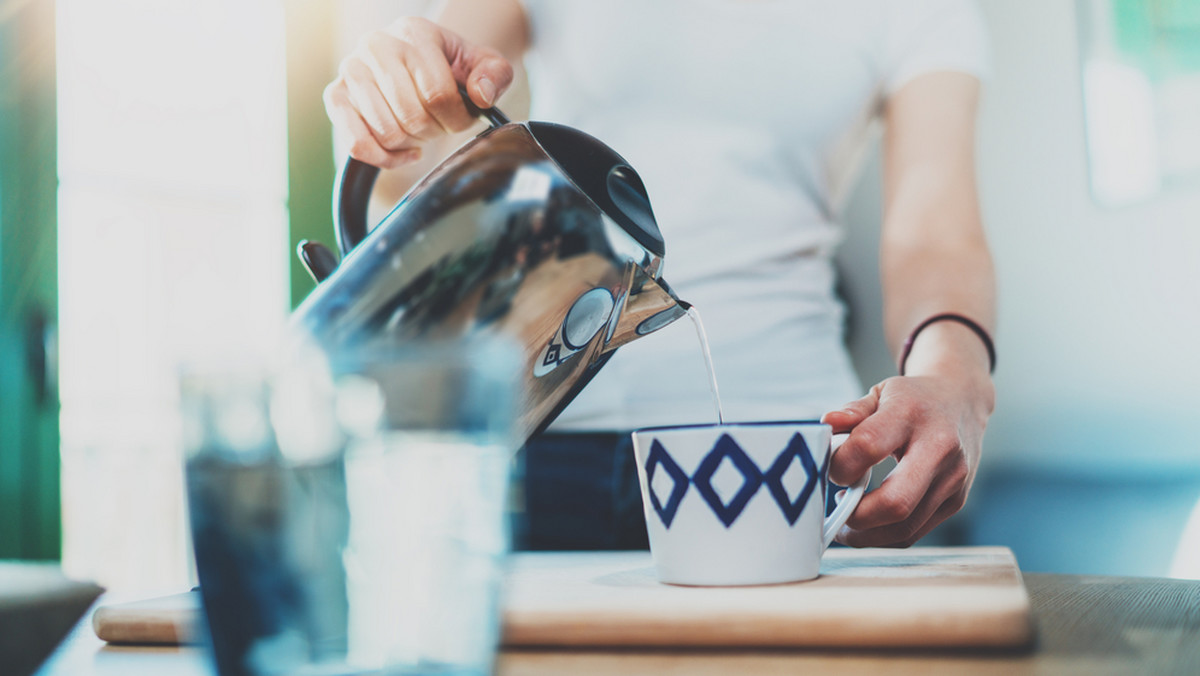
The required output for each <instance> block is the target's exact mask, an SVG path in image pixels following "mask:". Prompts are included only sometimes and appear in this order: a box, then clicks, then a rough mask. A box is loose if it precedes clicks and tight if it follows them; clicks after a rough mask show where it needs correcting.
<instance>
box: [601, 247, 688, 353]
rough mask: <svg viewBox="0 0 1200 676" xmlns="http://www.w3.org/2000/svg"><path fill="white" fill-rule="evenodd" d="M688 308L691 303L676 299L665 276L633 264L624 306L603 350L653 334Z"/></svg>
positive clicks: (683, 313)
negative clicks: (655, 274) (655, 275)
mask: <svg viewBox="0 0 1200 676" xmlns="http://www.w3.org/2000/svg"><path fill="white" fill-rule="evenodd" d="M691 307H692V305H691V303H688V302H687V301H685V300H680V298H679V296H678V295H677V294H676V293H675V290H674V289H672V288H671V286H670V285H669V284H667V282H666V280H665V279H655V278H654V277H651V276H650V275H648V274H646V273H645V271H643V270H642V269H641V268H638V267H636V266H635V269H634V273H633V283H632V284H631V285H630V288H629V296H628V298H627V299H626V301H625V307H624V308H623V310H622V311H621V313H620V315H619V316H618V317H617V320H616V327H615V329H614V330H613V332H612V337H611V338H609V340H608V341H607V343H605V346H604V351H605V352H607V351H609V350H615V349H616V348H618V347H620V346H622V345H624V344H626V343H628V342H631V341H633V340H634V339H636V338H640V337H642V336H644V335H646V334H649V333H654V332H655V331H657V330H659V329H661V328H663V327H664V326H666V325H667V324H670V323H671V322H673V321H675V320H676V319H679V318H680V317H682V316H684V315H685V314H687V311H688V310H690V309H691Z"/></svg>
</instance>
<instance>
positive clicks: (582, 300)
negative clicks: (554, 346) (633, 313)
mask: <svg viewBox="0 0 1200 676" xmlns="http://www.w3.org/2000/svg"><path fill="white" fill-rule="evenodd" d="M615 305H616V301H614V299H613V295H612V292H610V291H609V290H608V289H605V288H601V287H597V288H595V289H592V290H590V291H586V292H584V294H583V295H582V296H580V297H579V298H577V299H576V300H575V304H574V305H572V306H571V309H570V310H567V317H566V319H564V320H563V326H562V339H563V344H564V345H565V346H566V347H567V348H568V349H570V350H579V349H581V348H582V347H583V346H584V345H587V343H588V341H589V340H591V339H592V336H595V335H596V333H597V332H598V331H600V329H601V328H603V327H604V325H605V324H607V323H608V319H609V317H611V316H612V311H613V307H614V306H615Z"/></svg>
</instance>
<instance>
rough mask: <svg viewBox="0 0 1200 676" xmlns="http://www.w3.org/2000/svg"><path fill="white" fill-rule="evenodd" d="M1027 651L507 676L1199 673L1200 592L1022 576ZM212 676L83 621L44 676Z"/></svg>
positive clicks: (1155, 582)
mask: <svg viewBox="0 0 1200 676" xmlns="http://www.w3.org/2000/svg"><path fill="white" fill-rule="evenodd" d="M1024 579H1025V585H1026V588H1027V589H1028V591H1029V596H1030V602H1031V604H1032V608H1033V615H1034V621H1035V624H1036V631H1037V639H1036V642H1035V645H1034V646H1033V647H1032V648H1031V649H1029V650H1023V651H1019V652H1003V651H994V652H985V651H959V652H953V651H946V650H920V651H896V650H886V651H849V650H839V651H831V650H784V649H778V650H703V649H641V650H631V649H626V650H596V649H588V650H571V649H555V650H526V649H523V650H506V651H504V652H503V653H501V657H500V663H499V673H500V674H502V675H503V676H542V675H545V676H550V675H554V676H561V675H563V674H572V675H579V676H589V675H593V674H594V675H597V676H599V675H602V674H619V675H620V676H633V675H635V674H655V675H661V674H688V675H689V676H693V675H694V676H703V675H706V674H713V675H716V674H731V673H746V674H796V673H834V672H836V673H838V674H839V675H845V674H858V673H862V674H871V675H872V676H875V675H876V674H879V673H881V672H884V671H885V670H886V673H889V674H962V673H977V674H1005V675H1008V674H1054V675H1059V674H1063V675H1070V674H1087V675H1089V676H1091V675H1097V674H1197V673H1200V581H1187V580H1169V579H1159V578H1127V577H1098V576H1072V575H1051V574H1038V573H1026V574H1024ZM200 674H204V675H209V674H210V672H209V670H208V667H207V664H206V662H205V660H204V658H203V656H202V653H201V651H200V650H199V649H198V648H194V647H183V648H174V647H172V648H162V647H158V648H155V647H137V646H109V645H106V644H105V643H103V642H102V641H100V639H98V638H96V636H95V634H94V633H92V629H91V618H90V614H89V615H88V616H85V617H84V619H83V620H82V621H81V622H80V623H79V625H78V626H77V627H76V629H75V630H74V631H73V632H72V634H71V635H70V637H68V639H67V640H66V641H65V642H64V643H63V645H62V646H60V648H59V649H58V651H57V652H56V653H55V654H54V655H53V656H52V657H51V658H50V660H48V661H47V663H46V664H45V665H43V667H42V669H41V670H40V671H39V672H38V676H142V675H145V676H151V675H153V676H198V675H200Z"/></svg>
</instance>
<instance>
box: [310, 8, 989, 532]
mask: <svg viewBox="0 0 1200 676" xmlns="http://www.w3.org/2000/svg"><path fill="white" fill-rule="evenodd" d="M984 41H985V35H984V31H983V27H982V22H981V19H980V17H979V15H978V12H977V10H976V9H975V8H974V7H973V5H971V4H970V3H969V2H967V0H926V1H922V2H905V3H896V2H889V0H854V1H847V2H839V3H826V2H815V1H812V2H809V1H796V2H781V1H778V0H743V1H740V2H739V1H736V0H686V1H685V0H670V1H667V0H664V1H663V2H652V3H648V2H642V1H641V0H614V1H610V2H605V3H596V2H584V1H574V0H544V1H540V0H539V1H535V0H526V1H525V2H518V0H452V1H451V2H449V3H447V4H446V6H445V8H444V10H443V11H442V13H441V14H440V15H439V16H438V17H437V18H436V20H435V21H427V20H424V19H420V18H402V19H400V20H398V21H396V22H395V23H394V24H392V25H390V26H388V27H387V28H385V29H383V30H380V31H376V32H374V33H371V34H369V35H368V36H366V37H365V38H364V39H363V41H362V43H361V44H360V46H359V47H358V49H357V50H356V51H355V52H354V53H353V54H351V55H350V56H349V57H347V58H346V59H345V60H344V61H343V63H342V64H341V68H340V70H339V76H338V78H337V79H336V80H335V81H334V82H333V83H331V84H330V85H329V87H328V88H327V90H326V93H325V102H326V107H327V110H328V112H329V115H330V118H331V120H332V121H333V123H334V126H335V128H336V130H337V131H338V132H339V134H340V136H341V137H342V139H343V140H344V141H345V142H346V143H347V144H348V145H349V149H350V153H351V154H352V155H353V156H354V157H356V158H358V159H360V160H363V161H365V162H369V163H371V164H375V165H377V166H380V167H383V168H385V169H388V170H389V171H387V172H385V176H386V178H385V179H383V180H384V181H385V183H384V185H382V186H381V187H380V189H379V190H378V194H380V195H381V196H382V197H383V199H385V200H391V201H394V198H396V197H398V196H399V195H400V194H401V193H402V192H403V190H404V189H405V188H406V187H407V185H409V184H410V183H411V182H412V181H413V180H415V178H417V177H419V176H420V175H421V174H423V173H424V171H425V170H427V169H428V167H429V166H430V163H432V162H436V161H437V160H439V159H440V158H441V157H443V156H445V155H446V154H447V153H448V152H449V150H450V149H452V148H453V147H454V146H455V145H457V144H458V143H461V142H462V141H463V140H464V138H466V136H465V135H464V134H469V133H472V132H473V130H474V128H473V127H472V124H473V122H474V121H473V120H472V119H471V118H470V117H469V116H468V114H467V112H466V109H465V107H464V106H463V104H462V102H461V100H460V97H459V94H458V92H457V84H458V83H463V84H465V85H466V90H467V92H468V94H469V96H470V97H471V99H472V100H473V101H474V102H475V103H476V104H477V105H479V106H482V107H487V106H490V105H492V104H493V103H496V102H497V101H498V100H500V103H501V104H502V107H505V108H509V109H510V112H513V113H519V112H523V111H521V110H518V109H515V108H513V106H514V105H517V106H518V108H519V102H518V101H514V100H509V99H500V98H499V97H501V96H502V95H503V94H504V93H505V92H506V91H507V90H509V88H510V86H511V85H512V83H513V82H514V78H515V77H516V75H517V74H519V71H518V70H517V67H518V66H520V65H522V64H527V65H528V67H529V68H528V70H529V90H530V92H531V93H532V104H533V108H532V115H531V117H533V118H534V119H544V120H550V121H554V122H559V123H563V124H567V125H570V126H574V127H577V128H580V129H582V130H583V131H586V132H588V133H590V134H592V135H593V136H596V137H597V138H600V139H602V140H603V141H605V142H606V143H607V144H608V145H610V146H612V147H613V148H614V149H615V150H617V152H619V153H621V154H622V155H624V156H625V157H626V159H628V160H629V161H630V164H631V165H632V166H634V167H636V168H637V169H638V171H639V173H640V174H641V176H642V178H643V181H644V182H645V184H646V186H647V190H648V191H649V194H650V197H651V201H652V203H653V206H654V210H655V213H656V216H657V220H658V222H659V225H660V227H661V229H662V231H663V236H664V239H665V241H666V242H667V247H668V254H667V256H666V258H665V260H666V278H667V279H669V281H670V283H671V285H672V286H673V287H674V289H675V290H676V291H677V292H678V293H679V295H680V297H681V298H684V299H686V300H688V301H689V302H691V303H693V304H694V305H695V306H696V307H698V308H699V309H700V310H701V312H702V313H703V315H704V318H705V324H706V326H707V329H708V332H709V337H710V341H711V343H712V352H713V361H714V365H715V370H716V372H717V376H718V380H719V382H720V389H721V399H722V404H723V407H724V415H725V419H726V420H732V421H743V420H777V419H802V418H812V417H817V416H820V417H821V418H822V419H823V420H824V421H825V422H827V423H829V424H830V425H832V426H833V427H834V430H835V432H848V433H849V437H848V438H847V440H846V442H845V444H844V445H843V446H842V448H841V450H840V451H839V452H838V453H837V454H836V455H835V456H834V460H833V463H832V465H831V468H830V476H831V478H832V479H833V480H834V481H835V482H837V483H840V484H843V485H847V484H849V483H851V482H853V481H854V480H856V479H857V478H859V477H861V476H862V475H863V474H864V473H865V472H866V471H867V469H868V468H869V467H871V466H873V465H875V464H876V463H878V462H880V461H882V460H884V459H885V458H887V457H888V456H894V457H896V458H897V459H898V461H899V462H898V463H897V465H896V467H895V469H894V470H893V471H892V472H891V473H890V475H889V476H888V477H887V479H886V480H885V481H884V482H883V484H882V485H881V486H880V487H879V488H877V489H876V490H875V491H872V492H871V493H870V494H869V495H867V496H866V497H865V498H864V499H863V500H862V502H861V504H860V506H859V507H858V509H857V510H856V512H855V515H854V516H853V517H852V518H851V519H850V521H849V523H848V525H847V527H846V528H845V529H844V530H843V531H842V533H840V534H839V538H838V539H839V540H840V541H841V542H843V543H845V544H848V545H852V546H907V545H909V544H911V543H913V542H915V541H917V540H918V539H920V538H921V537H922V536H924V535H925V534H926V533H928V532H929V531H930V530H931V529H932V528H933V527H934V526H936V525H937V524H939V523H941V522H942V521H944V520H945V519H946V518H947V517H949V516H951V515H952V514H954V513H955V512H957V511H958V510H959V509H960V508H961V507H962V505H963V504H964V502H965V500H966V497H967V493H968V491H969V490H970V487H971V483H972V481H973V479H974V477H975V472H976V468H977V466H978V463H979V459H980V453H981V446H982V438H983V434H984V429H985V427H986V424H987V420H988V417H989V416H990V414H991V412H992V408H993V405H994V389H993V386H992V381H991V378H990V370H991V367H992V366H993V365H994V353H993V351H992V346H991V341H990V338H988V336H989V335H990V333H991V330H992V325H993V322H994V279H993V272H992V262H991V256H990V253H989V251H988V248H987V243H986V239H985V236H984V232H983V227H982V224H981V221H980V216H979V208H978V204H977V197H976V188H975V182H974V155H973V146H974V126H975V115H976V106H977V102H978V98H979V89H980V76H981V73H982V71H983V69H984V54H985V49H984ZM876 120H878V121H880V122H882V126H883V130H884V136H883V149H884V200H883V202H884V219H883V228H882V239H881V243H880V251H881V279H882V283H883V297H884V326H885V331H886V335H887V340H888V343H889V346H890V348H891V350H892V352H893V355H894V356H895V357H896V358H897V361H898V364H899V366H900V372H901V373H902V375H901V376H897V377H894V378H888V379H886V380H884V381H883V382H881V383H879V384H877V385H875V386H874V387H872V388H871V389H870V391H869V392H868V393H867V394H866V396H862V397H858V396H857V395H858V394H859V390H858V384H857V380H856V378H855V377H854V374H853V370H852V367H851V365H850V361H849V358H848V356H847V354H846V350H845V347H844V342H843V336H842V314H843V311H842V306H841V304H840V303H839V302H838V301H837V299H836V296H835V294H834V291H833V289H834V269H833V264H832V254H833V251H834V250H835V248H836V245H837V243H838V241H839V239H840V230H839V227H838V225H837V224H836V222H835V214H836V211H837V208H838V206H839V204H840V200H841V198H842V196H843V194H844V192H845V191H846V189H847V188H848V187H849V186H850V185H851V179H852V177H853V175H854V170H855V169H856V165H857V160H858V159H859V155H860V152H861V150H862V149H863V148H864V147H865V145H866V144H867V142H868V138H869V130H870V128H871V126H872V124H873V122H874V121H876ZM685 324H686V323H685V322H676V324H675V325H672V326H671V327H668V328H667V329H664V330H663V332H662V333H663V334H664V335H662V336H659V335H658V334H656V336H655V337H652V338H647V339H644V340H639V341H635V342H634V343H632V344H630V345H628V346H626V347H624V348H622V349H621V351H620V352H619V353H618V354H617V356H616V357H615V358H614V359H613V360H612V361H610V363H609V364H608V365H607V366H606V367H605V368H604V370H602V371H601V373H600V374H599V375H598V376H597V377H596V379H595V380H594V381H593V382H592V383H591V384H589V385H588V387H587V388H586V389H585V390H584V391H583V393H582V394H581V395H580V396H579V397H578V398H577V400H576V401H575V402H574V403H572V405H571V406H570V407H568V408H567V410H566V411H564V413H563V414H562V415H561V416H560V417H559V419H558V420H557V421H556V422H555V424H554V425H553V426H552V427H551V429H550V432H551V434H548V435H545V436H544V437H543V438H540V439H535V440H533V441H531V443H530V445H529V446H528V447H527V449H526V468H527V469H526V472H527V476H526V489H525V490H526V505H527V508H528V510H529V514H528V522H527V523H528V528H529V532H528V533H527V534H525V536H524V537H525V539H524V541H523V542H522V543H521V544H524V545H525V546H529V547H549V548H556V547H561V548H589V547H597V548H618V547H624V546H637V545H640V544H641V543H642V542H644V540H643V538H644V537H645V536H644V532H643V531H642V528H643V527H642V525H641V515H640V507H639V505H638V498H637V488H636V483H635V481H636V480H635V479H634V478H633V477H634V474H633V468H632V466H631V455H632V454H631V453H630V451H629V449H628V431H629V430H631V429H635V428H637V427H643V426H647V425H669V424H683V423H694V422H708V421H711V420H712V418H713V414H712V404H711V400H710V399H709V397H710V394H709V391H708V387H707V384H706V376H705V373H704V367H703V362H702V361H701V360H700V358H699V356H698V353H697V352H696V350H695V349H693V348H691V347H689V346H688V343H689V342H691V344H694V338H692V337H689V335H688V331H689V327H687V326H685ZM847 401H848V402H849V403H844V402H847Z"/></svg>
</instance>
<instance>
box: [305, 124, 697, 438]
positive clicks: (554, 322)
mask: <svg viewBox="0 0 1200 676" xmlns="http://www.w3.org/2000/svg"><path fill="white" fill-rule="evenodd" d="M468 107H469V108H472V109H474V106H471V105H470V104H469V102H468ZM475 112H479V113H480V114H483V115H485V116H486V117H487V118H488V119H489V121H490V122H491V123H492V126H491V127H490V128H489V129H488V130H486V131H485V132H483V133H482V134H480V135H479V136H478V137H476V138H475V139H473V140H471V141H470V142H468V143H467V144H465V145H464V146H463V147H462V148H460V149H459V150H458V151H456V152H455V153H454V154H453V155H451V156H450V157H449V158H447V159H446V160H445V161H444V162H442V164H441V165H439V166H438V167H437V168H435V169H434V170H433V171H431V172H430V173H429V174H428V175H427V176H426V177H425V178H424V179H422V180H421V181H420V182H419V183H418V184H417V185H416V186H414V187H413V188H412V190H411V191H410V192H409V193H408V194H407V195H406V196H405V197H404V199H402V200H401V201H400V203H399V204H398V205H397V206H396V207H395V208H394V209H393V210H392V212H391V213H390V214H388V216H387V217H385V218H384V219H383V221H382V222H381V223H380V224H379V225H378V226H376V227H375V228H374V229H373V230H370V232H369V233H368V228H367V222H366V212H367V203H368V201H369V197H370V192H371V188H372V187H373V185H374V182H375V177H376V176H377V175H378V169H376V168H375V167H372V166H370V165H367V164H364V163H361V162H358V161H357V160H353V159H351V160H349V161H348V162H347V164H346V166H345V167H344V169H343V171H342V174H341V176H340V177H339V181H338V185H337V186H336V190H335V197H334V207H335V218H336V221H337V223H336V225H337V231H338V232H337V235H338V244H339V248H340V249H341V251H342V255H343V258H342V260H341V262H340V263H338V261H337V259H336V257H335V256H334V255H333V253H332V252H330V251H329V250H328V249H326V248H325V247H323V246H321V245H320V244H316V243H313V242H301V244H300V251H299V253H300V257H301V258H302V259H303V260H304V263H305V265H306V267H307V268H308V269H309V271H310V273H311V274H312V275H313V277H314V278H315V279H316V280H317V281H318V282H319V283H318V285H317V288H316V289H315V290H314V291H313V292H312V294H310V295H309V297H308V298H307V299H305V301H304V303H303V304H301V306H300V307H299V308H297V310H296V312H295V314H294V316H293V319H292V321H293V325H294V326H298V327H300V328H301V329H303V330H305V331H307V332H308V333H309V334H311V335H312V336H313V337H315V338H316V339H317V340H318V341H319V342H320V343H321V344H323V345H324V346H325V347H326V348H327V349H338V348H342V347H348V346H360V345H368V344H374V343H375V342H376V341H382V342H383V343H385V344H389V345H398V344H403V343H404V342H405V341H414V340H441V339H455V338H469V337H474V336H480V335H488V334H503V335H506V336H509V337H511V338H512V339H514V340H515V341H516V343H517V344H518V346H519V347H520V348H521V350H522V353H523V356H524V359H525V360H526V364H525V366H524V368H523V371H522V373H523V374H524V376H523V379H524V381H525V382H524V384H523V385H524V386H523V388H522V389H523V392H524V395H523V396H524V401H523V402H522V403H521V405H520V406H519V419H518V421H517V431H518V433H519V434H520V436H521V439H522V440H523V439H527V438H528V437H530V436H532V435H533V434H534V433H536V432H538V431H540V430H541V429H543V428H544V427H545V426H546V425H548V424H549V423H550V422H551V421H552V420H553V419H554V418H555V416H557V415H558V413H559V412H560V411H562V409H563V408H565V407H566V405H567V404H568V403H569V402H570V401H571V400H572V399H573V398H574V397H575V395H577V394H578V393H579V391H580V390H581V389H582V388H583V387H584V385H586V384H587V383H588V381H590V380H591V378H592V377H593V376H594V375H595V374H596V372H597V371H598V370H599V369H600V368H601V367H602V366H603V365H604V363H605V362H606V361H607V360H608V359H609V358H610V357H611V356H612V355H613V353H614V351H615V350H616V349H617V348H618V347H620V346H621V345H624V344H625V343H628V342H629V341H631V340H633V339H635V338H637V337H639V336H642V335H645V334H647V333H651V332H653V331H655V330H657V329H659V328H662V327H663V326H666V325H667V324H669V323H671V322H673V321H674V320H676V319H678V318H679V317H681V316H683V314H684V313H685V312H686V310H687V308H688V304H687V303H685V302H683V301H680V300H679V299H678V298H677V297H676V296H675V294H674V292H672V290H671V289H670V287H669V286H667V284H666V283H665V282H664V281H663V280H662V279H661V278H660V275H661V271H662V259H663V254H664V245H663V240H662V235H661V233H660V232H659V229H658V225H657V224H656V223H655V220H654V214H653V212H652V211H651V209H650V200H649V197H648V196H647V195H646V189H645V187H644V186H643V185H642V181H641V179H640V177H639V176H638V175H637V173H636V172H635V171H634V170H633V169H632V168H631V167H630V166H629V165H628V164H627V163H626V162H625V161H624V160H623V159H622V158H621V157H620V156H619V155H618V154H617V153H615V152H613V151H612V149H610V148H608V147H607V146H606V145H604V144H603V143H601V142H600V141H598V140H596V139H595V138H592V137H591V136H589V135H587V134H585V133H583V132H581V131H578V130H576V129H572V128H570V127H565V126H562V125H557V124H552V123H547V122H525V123H520V124H517V123H511V122H509V121H508V120H507V118H505V117H504V116H503V115H502V114H501V113H500V112H499V111H498V110H496V109H494V108H492V109H489V110H486V111H478V110H477V109H476V111H475Z"/></svg>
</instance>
